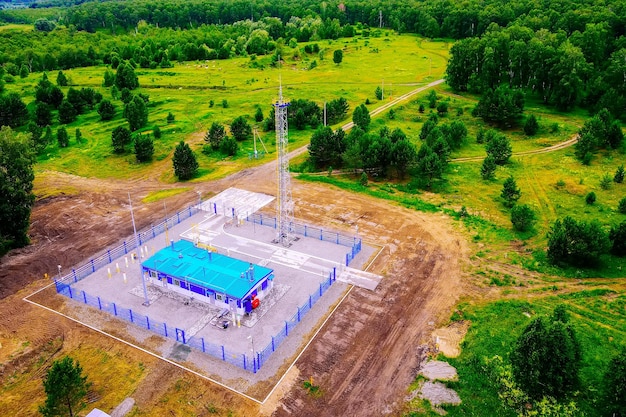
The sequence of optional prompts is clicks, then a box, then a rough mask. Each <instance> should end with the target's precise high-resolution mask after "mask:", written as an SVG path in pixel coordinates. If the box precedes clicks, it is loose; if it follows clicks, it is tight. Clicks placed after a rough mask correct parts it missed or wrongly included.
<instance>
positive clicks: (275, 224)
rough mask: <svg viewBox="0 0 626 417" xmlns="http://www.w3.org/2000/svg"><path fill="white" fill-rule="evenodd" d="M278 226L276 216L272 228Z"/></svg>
mask: <svg viewBox="0 0 626 417" xmlns="http://www.w3.org/2000/svg"><path fill="white" fill-rule="evenodd" d="M277 227H278V224H277V223H276V217H274V229H276V228H277Z"/></svg>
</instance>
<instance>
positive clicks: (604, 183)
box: [600, 172, 613, 190]
mask: <svg viewBox="0 0 626 417" xmlns="http://www.w3.org/2000/svg"><path fill="white" fill-rule="evenodd" d="M612 185H613V179H612V178H611V175H609V173H608V172H606V173H604V175H603V176H602V179H601V180H600V188H602V189H603V190H608V189H610V188H611V186H612Z"/></svg>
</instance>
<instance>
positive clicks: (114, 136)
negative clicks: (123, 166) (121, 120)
mask: <svg viewBox="0 0 626 417" xmlns="http://www.w3.org/2000/svg"><path fill="white" fill-rule="evenodd" d="M131 141H132V135H131V133H130V130H128V129H127V128H125V127H124V126H118V127H116V128H115V129H113V132H111V143H112V145H113V152H115V153H124V152H125V151H126V145H129V144H130V142H131Z"/></svg>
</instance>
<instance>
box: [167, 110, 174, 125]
mask: <svg viewBox="0 0 626 417" xmlns="http://www.w3.org/2000/svg"><path fill="white" fill-rule="evenodd" d="M166 120H167V123H168V124H172V123H174V122H175V121H176V117H175V116H174V115H173V114H172V112H169V113H167V119H166Z"/></svg>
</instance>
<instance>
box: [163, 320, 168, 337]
mask: <svg viewBox="0 0 626 417" xmlns="http://www.w3.org/2000/svg"><path fill="white" fill-rule="evenodd" d="M163 330H165V337H167V324H166V323H165V322H164V323H163Z"/></svg>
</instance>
